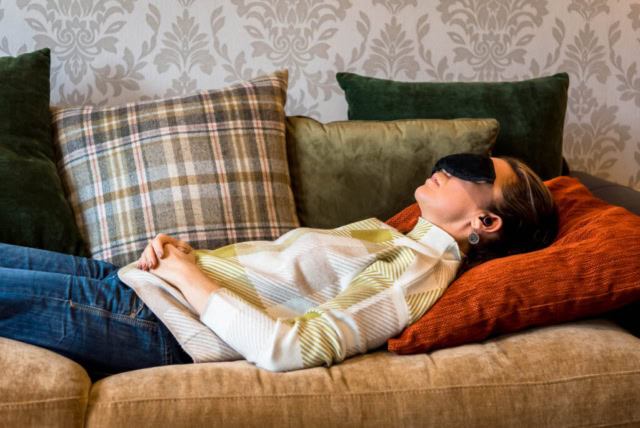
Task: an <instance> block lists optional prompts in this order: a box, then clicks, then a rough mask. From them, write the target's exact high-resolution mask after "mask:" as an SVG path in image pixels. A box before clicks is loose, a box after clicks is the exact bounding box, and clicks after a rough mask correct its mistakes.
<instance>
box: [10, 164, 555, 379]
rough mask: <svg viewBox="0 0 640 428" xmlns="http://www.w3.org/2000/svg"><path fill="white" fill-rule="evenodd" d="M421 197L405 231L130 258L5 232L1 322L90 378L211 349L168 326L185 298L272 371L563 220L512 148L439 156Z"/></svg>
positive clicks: (308, 232)
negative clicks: (153, 289)
mask: <svg viewBox="0 0 640 428" xmlns="http://www.w3.org/2000/svg"><path fill="white" fill-rule="evenodd" d="M415 198H416V200H417V201H418V204H419V207H420V210H421V217H420V218H419V219H418V223H417V224H416V226H415V227H414V229H413V230H411V231H410V232H408V233H406V234H403V233H400V232H399V231H397V230H395V229H393V228H391V227H390V226H388V225H386V224H385V223H383V222H381V221H380V220H377V219H374V218H372V219H368V220H362V221H359V222H356V223H352V224H349V225H347V226H343V227H340V228H337V229H333V230H320V229H309V228H298V229H295V230H292V231H289V232H287V233H286V234H284V235H283V236H281V237H280V238H278V239H277V240H276V241H273V242H266V241H255V242H244V243H238V244H232V245H228V246H226V247H222V248H220V249H217V250H213V251H207V250H194V249H193V248H191V246H189V244H187V243H186V242H182V241H179V240H176V239H174V238H171V237H169V236H166V235H162V234H160V235H158V236H157V237H156V238H155V239H153V240H152V241H151V242H150V243H149V245H148V246H147V247H146V249H145V250H144V252H143V253H142V255H141V257H140V259H139V260H138V262H137V263H136V264H135V266H133V267H132V266H129V267H128V268H127V269H120V268H118V267H117V266H114V265H111V264H109V263H105V262H101V261H98V260H92V259H85V258H80V257H74V256H70V255H65V254H59V253H53V252H49V251H44V250H37V249H32V248H25V247H17V246H12V245H6V244H0V336H3V337H7V338H12V339H15V340H19V341H23V342H27V343H31V344H34V345H37V346H41V347H44V348H47V349H50V350H53V351H55V352H58V353H60V354H62V355H65V356H67V357H69V358H71V359H73V360H75V361H77V362H78V363H80V364H82V365H83V366H84V367H85V368H86V369H87V370H88V372H89V373H90V374H91V376H92V377H93V378H94V380H95V379H98V378H100V377H103V376H106V375H109V374H114V373H118V372H122V371H127V370H134V369H140V368H144V367H153V366H161V365H167V364H179V363H187V362H193V361H194V360H195V361H196V362H201V361H211V360H215V359H208V358H207V357H206V356H205V357H202V356H201V355H199V356H198V357H197V358H195V357H194V358H192V356H193V355H195V354H196V353H197V352H196V351H193V352H191V353H190V354H187V353H186V352H185V351H184V350H183V348H185V349H187V350H188V349H190V348H189V346H188V344H186V343H179V341H178V340H177V339H176V337H175V336H174V334H172V333H171V331H174V332H175V331H177V330H176V329H178V330H179V329H180V328H181V326H183V325H182V324H181V322H183V321H184V320H181V319H180V316H179V314H180V313H185V312H186V310H185V308H186V309H188V310H189V311H192V312H194V313H195V315H194V317H195V319H196V320H198V319H199V321H200V322H202V323H203V324H204V325H206V326H207V327H208V328H210V329H211V330H212V331H213V332H214V333H215V335H213V336H214V337H216V338H220V339H221V341H222V342H223V343H224V344H226V345H225V346H229V347H230V349H231V350H232V352H235V353H236V354H235V355H237V356H236V357H235V358H230V359H236V358H240V357H242V358H245V359H247V360H249V361H251V362H253V363H255V364H257V365H258V366H260V367H263V368H266V369H269V370H279V371H280V370H293V369H299V368H306V367H313V366H318V365H322V364H326V365H330V364H332V363H335V362H340V361H342V360H344V359H345V358H347V357H349V356H352V355H356V354H359V353H364V352H366V351H368V350H371V349H374V348H377V347H379V346H381V345H383V344H384V343H385V342H386V340H387V339H388V338H390V337H392V336H395V335H397V334H399V333H400V332H401V331H402V330H403V329H404V328H405V327H406V326H407V325H409V324H412V323H413V322H415V321H417V320H418V319H419V318H420V317H421V316H422V315H423V314H424V313H425V312H426V311H427V310H428V309H429V308H430V307H431V306H432V305H433V304H434V303H435V302H436V301H437V299H438V298H439V297H440V296H441V295H442V294H443V293H444V291H445V290H446V288H447V287H448V285H449V284H450V283H451V282H452V281H453V280H454V278H455V277H456V273H458V274H459V273H460V272H462V271H463V270H466V269H469V268H471V267H473V266H475V265H477V264H479V263H482V262H484V261H487V260H490V259H492V258H496V257H503V256H506V255H509V254H516V253H522V252H528V251H534V250H537V249H540V248H543V247H545V246H547V245H549V244H550V243H551V242H552V240H553V239H554V237H555V235H556V233H557V208H556V204H555V201H554V200H553V197H552V196H551V193H550V192H549V190H548V189H547V188H546V186H545V185H544V184H543V183H542V181H541V180H540V178H539V177H538V176H536V175H535V174H534V173H533V172H532V171H531V170H530V169H529V168H528V167H527V166H526V165H524V164H522V163H521V162H519V161H517V160H514V159H511V158H489V157H484V156H479V155H475V154H458V155H452V156H447V157H444V158H442V159H440V160H439V161H438V162H437V164H436V165H435V167H434V168H433V171H432V174H431V176H430V178H428V179H427V180H426V182H425V183H424V184H423V185H421V186H420V187H418V188H417V189H416V191H415ZM465 255H466V256H465ZM461 263H462V264H463V266H462V267H461ZM134 267H137V268H138V269H133V268H134ZM125 270H128V271H129V272H132V271H135V272H137V274H141V275H154V276H155V277H154V278H160V279H162V280H163V281H164V282H165V283H167V284H168V285H167V287H175V289H177V290H179V291H180V292H181V296H180V297H181V298H180V299H173V300H172V301H173V303H172V304H173V305H175V306H176V307H175V308H174V309H176V310H175V311H173V312H171V311H168V312H166V313H169V312H171V313H173V314H174V315H173V316H172V317H170V318H169V317H165V316H163V317H160V316H159V313H160V311H157V310H155V309H154V308H157V306H154V305H156V303H152V302H151V301H149V300H153V299H150V298H145V300H144V302H143V301H141V300H140V297H139V296H138V295H137V294H136V292H135V291H134V290H133V289H132V288H131V287H130V286H129V285H132V284H130V283H129V281H128V280H127V278H128V275H127V274H124V273H123V272H124V271H125ZM142 271H146V272H142ZM119 275H120V276H119ZM123 279H124V280H125V281H127V282H126V283H125V282H123ZM127 284H129V285H127ZM175 289H173V290H174V292H175ZM165 306H166V303H165ZM152 309H154V310H152ZM163 313H164V312H163ZM176 314H178V315H176ZM184 322H186V321H184ZM196 322H197V321H196ZM185 325H186V324H185ZM168 326H169V327H171V329H170V328H168ZM216 335H217V336H216ZM191 349H194V348H191ZM190 355H191V356H190Z"/></svg>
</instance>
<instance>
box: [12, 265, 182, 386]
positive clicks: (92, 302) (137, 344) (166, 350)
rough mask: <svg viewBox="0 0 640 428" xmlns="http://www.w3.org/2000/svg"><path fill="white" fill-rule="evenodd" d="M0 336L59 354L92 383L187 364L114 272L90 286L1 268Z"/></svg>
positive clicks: (53, 275) (80, 281) (55, 275)
mask: <svg viewBox="0 0 640 428" xmlns="http://www.w3.org/2000/svg"><path fill="white" fill-rule="evenodd" d="M0 336H3V337H7V338H11V339H15V340H19V341H22V342H26V343H31V344H33V345H37V346H40V347H43V348H47V349H50V350H52V351H55V352H57V353H59V354H62V355H64V356H66V357H68V358H70V359H72V360H74V361H76V362H78V363H80V364H81V365H82V366H84V367H85V368H86V369H87V371H88V372H89V374H90V375H91V376H92V378H93V379H94V380H96V379H98V378H101V377H104V376H106V375H109V374H115V373H119V372H123V371H128V370H135V369H141V368H145V367H154V366H161V365H166V364H176V363H185V362H191V360H190V358H189V357H188V356H186V354H185V353H184V352H183V351H182V350H181V349H180V345H179V344H178V343H177V342H176V340H175V338H174V337H173V336H172V335H171V333H170V332H169V331H168V329H167V328H166V327H165V326H164V325H163V324H162V323H161V322H160V320H159V319H158V318H157V317H156V316H155V315H154V314H153V312H151V310H150V309H149V308H148V307H147V306H146V305H144V303H143V302H142V301H141V300H140V299H139V298H138V296H137V295H136V293H135V291H134V290H133V289H131V288H130V287H128V286H127V285H126V284H124V283H123V282H121V281H120V280H119V279H118V277H117V271H116V270H114V271H112V272H111V273H110V274H109V275H107V276H106V277H105V278H104V279H103V280H95V279H91V278H87V277H80V276H75V275H68V274H60V273H51V272H38V271H33V270H23V269H11V268H1V267H0Z"/></svg>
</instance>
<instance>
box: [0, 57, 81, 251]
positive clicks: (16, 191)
mask: <svg viewBox="0 0 640 428" xmlns="http://www.w3.org/2000/svg"><path fill="white" fill-rule="evenodd" d="M49 66H50V52H49V49H41V50H38V51H35V52H31V53H26V54H23V55H20V56H18V57H2V58H0V242H4V243H7V244H14V245H23V246H27V247H34V248H42V249H46V250H52V251H58V252H61V253H68V254H76V255H83V254H84V253H85V248H84V243H83V241H82V236H81V235H80V231H79V230H78V227H77V226H76V223H75V220H74V217H73V213H72V212H71V208H70V207H69V204H68V203H67V201H66V199H65V197H64V191H63V188H62V182H61V181H60V177H59V176H58V171H57V169H56V164H55V155H54V149H53V143H52V140H51V118H50V114H49Z"/></svg>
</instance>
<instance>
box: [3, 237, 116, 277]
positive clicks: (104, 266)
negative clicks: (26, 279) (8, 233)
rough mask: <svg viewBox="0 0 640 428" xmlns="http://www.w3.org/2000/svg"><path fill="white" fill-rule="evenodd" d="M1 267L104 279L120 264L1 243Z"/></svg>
mask: <svg viewBox="0 0 640 428" xmlns="http://www.w3.org/2000/svg"><path fill="white" fill-rule="evenodd" d="M0 268H13V269H22V270H32V271H40V272H51V273H61V274H67V275H76V276H85V277H87V278H94V279H102V278H105V277H106V276H107V275H109V274H110V273H112V272H113V271H115V270H117V269H118V266H116V265H114V264H111V263H107V262H103V261H100V260H94V259H88V258H84V257H77V256H72V255H69V254H63V253H56V252H53V251H47V250H40V249H36V248H29V247H20V246H17V245H10V244H0Z"/></svg>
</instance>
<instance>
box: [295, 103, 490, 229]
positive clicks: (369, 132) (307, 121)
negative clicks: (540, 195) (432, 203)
mask: <svg viewBox="0 0 640 428" xmlns="http://www.w3.org/2000/svg"><path fill="white" fill-rule="evenodd" d="M497 134H498V122H497V121H496V120H493V119H473V120H396V121H390V122H384V121H341V122H332V123H328V124H322V123H320V122H318V121H316V120H314V119H311V118H308V117H301V116H289V117H287V155H288V158H289V168H290V170H291V183H292V187H293V192H294V198H295V201H296V207H297V211H298V216H299V218H300V223H301V224H302V225H303V226H309V227H317V228H334V227H339V226H342V225H345V224H349V223H352V222H354V221H359V220H363V219H365V218H369V217H376V218H382V219H386V218H389V217H391V216H392V215H393V214H395V213H397V212H398V211H400V210H401V209H403V208H404V207H406V206H407V205H409V204H410V203H412V202H413V201H414V200H415V199H414V196H413V194H414V191H415V189H416V188H417V187H418V186H420V185H421V184H423V183H424V180H425V179H426V178H427V177H428V176H429V175H430V171H431V168H433V166H434V165H435V163H436V161H438V159H440V158H441V157H443V156H446V155H450V154H453V153H462V152H470V153H476V154H482V155H489V154H491V150H492V148H493V145H494V144H495V141H496V135H497Z"/></svg>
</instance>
